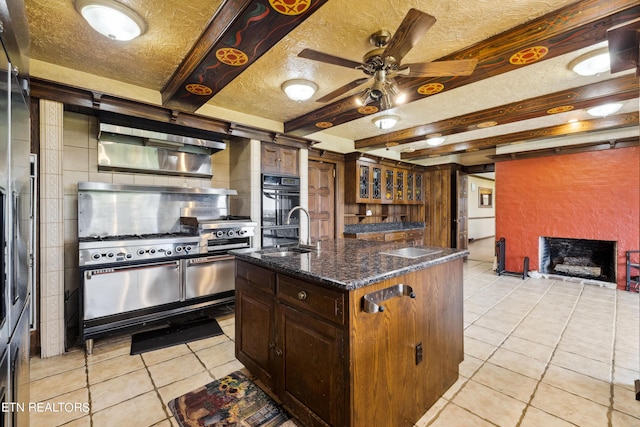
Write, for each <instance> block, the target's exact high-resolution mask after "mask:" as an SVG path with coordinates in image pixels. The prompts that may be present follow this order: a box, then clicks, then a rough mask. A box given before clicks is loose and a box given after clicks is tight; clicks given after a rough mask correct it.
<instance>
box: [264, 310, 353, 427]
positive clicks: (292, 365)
mask: <svg viewBox="0 0 640 427" xmlns="http://www.w3.org/2000/svg"><path fill="white" fill-rule="evenodd" d="M275 354H276V357H277V361H276V364H277V365H278V379H277V386H276V387H277V394H278V396H279V397H280V398H281V399H282V402H283V403H284V404H285V405H288V406H289V408H290V409H291V411H292V413H293V414H294V415H295V416H296V417H298V418H300V419H301V420H302V421H303V422H304V423H305V425H313V426H322V425H329V426H344V425H346V420H345V405H346V402H347V398H348V396H345V395H344V390H345V380H344V361H343V339H342V331H341V330H340V329H339V328H337V327H335V326H333V325H331V324H329V323H326V322H324V321H321V320H319V319H316V318H315V317H312V316H309V315H307V314H304V313H303V312H301V311H298V310H296V309H294V308H291V307H289V306H288V305H285V304H282V303H278V304H277V307H276V350H275Z"/></svg>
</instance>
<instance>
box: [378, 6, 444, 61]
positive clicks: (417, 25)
mask: <svg viewBox="0 0 640 427" xmlns="http://www.w3.org/2000/svg"><path fill="white" fill-rule="evenodd" d="M435 23H436V18H434V17H433V16H431V15H429V14H428V13H424V12H421V11H419V10H418V9H410V10H409V12H407V14H406V15H405V17H404V19H403V20H402V23H401V24H400V26H399V27H398V29H397V30H396V32H395V34H394V35H393V37H391V40H389V44H388V45H387V47H386V48H385V50H384V53H383V54H382V56H393V57H394V58H395V59H396V61H397V62H398V63H400V62H401V61H402V58H404V56H405V55H406V54H407V53H409V51H410V50H411V48H412V47H413V46H415V45H416V43H418V41H420V39H421V38H422V36H424V34H425V33H426V32H427V30H429V28H431V26H432V25H433V24H435Z"/></svg>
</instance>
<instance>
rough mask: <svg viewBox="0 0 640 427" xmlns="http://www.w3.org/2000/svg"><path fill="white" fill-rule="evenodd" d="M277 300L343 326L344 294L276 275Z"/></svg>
mask: <svg viewBox="0 0 640 427" xmlns="http://www.w3.org/2000/svg"><path fill="white" fill-rule="evenodd" d="M276 296H277V298H278V299H279V300H281V301H282V302H284V303H286V304H288V305H291V306H294V307H299V308H302V309H304V310H306V311H309V312H312V313H314V314H317V315H318V316H320V317H323V318H325V319H327V320H330V321H332V322H337V323H340V324H344V294H342V293H340V292H338V291H332V290H330V289H326V288H322V287H320V286H315V285H311V284H309V283H307V282H303V281H301V280H297V279H294V278H292V277H288V276H281V275H278V291H277V294H276Z"/></svg>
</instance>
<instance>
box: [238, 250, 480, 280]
mask: <svg viewBox="0 0 640 427" xmlns="http://www.w3.org/2000/svg"><path fill="white" fill-rule="evenodd" d="M406 247H407V245H406V244H405V243H401V242H396V243H385V242H371V241H365V240H357V239H336V240H327V241H323V242H322V243H321V247H320V251H319V252H316V251H311V252H309V253H301V254H295V255H290V256H286V257H273V256H269V255H267V254H269V253H273V252H278V251H282V250H286V248H268V249H238V250H234V251H231V252H230V253H231V254H233V255H235V256H236V257H237V258H238V259H241V260H244V261H247V262H249V263H252V264H255V265H259V266H262V267H265V268H269V269H271V270H274V271H278V272H282V273H286V274H289V275H292V276H297V277H299V278H301V279H303V280H304V279H307V280H312V281H316V282H321V283H324V284H326V285H329V286H331V287H335V288H339V289H343V290H352V289H357V288H360V287H363V286H367V285H370V284H372V283H377V282H380V281H382V280H385V279H389V278H392V277H396V276H401V275H403V274H407V273H410V272H412V271H417V270H422V269H425V268H429V267H431V266H434V265H437V264H442V263H445V262H448V261H451V260H454V259H456V258H461V257H464V256H466V255H468V254H469V252H468V251H467V250H457V249H450V248H439V247H429V246H416V247H415V248H424V249H428V250H431V251H433V253H431V254H429V255H425V256H420V257H418V258H405V257H400V256H395V255H388V254H384V253H381V252H389V251H392V250H394V249H401V248H406Z"/></svg>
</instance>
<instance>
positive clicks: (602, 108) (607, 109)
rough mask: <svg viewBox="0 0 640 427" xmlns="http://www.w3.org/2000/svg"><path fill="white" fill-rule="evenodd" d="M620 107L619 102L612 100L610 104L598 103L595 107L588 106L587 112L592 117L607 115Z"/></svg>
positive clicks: (615, 111)
mask: <svg viewBox="0 0 640 427" xmlns="http://www.w3.org/2000/svg"><path fill="white" fill-rule="evenodd" d="M621 108H622V103H621V102H613V103H610V104H604V105H598V106H597V107H593V108H589V109H588V110H587V114H589V115H590V116H593V117H607V116H609V115H611V114H614V113H617V112H618V111H619V110H620V109H621Z"/></svg>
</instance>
